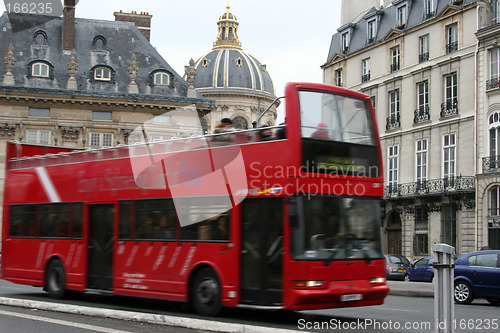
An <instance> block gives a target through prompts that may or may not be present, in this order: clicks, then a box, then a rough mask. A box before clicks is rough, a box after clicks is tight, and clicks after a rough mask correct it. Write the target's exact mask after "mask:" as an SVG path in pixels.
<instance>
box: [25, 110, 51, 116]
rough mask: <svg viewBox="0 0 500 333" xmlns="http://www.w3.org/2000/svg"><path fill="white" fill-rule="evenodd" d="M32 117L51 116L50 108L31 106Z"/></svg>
mask: <svg viewBox="0 0 500 333" xmlns="http://www.w3.org/2000/svg"><path fill="white" fill-rule="evenodd" d="M28 115H29V116H30V117H50V109H39V108H29V109H28Z"/></svg>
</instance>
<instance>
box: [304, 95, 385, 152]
mask: <svg viewBox="0 0 500 333" xmlns="http://www.w3.org/2000/svg"><path fill="white" fill-rule="evenodd" d="M299 100H300V117H301V123H302V124H301V131H302V137H303V138H312V139H320V140H331V141H339V142H347V143H357V144H363V145H372V146H373V145H376V142H377V141H376V139H375V132H374V128H373V126H372V121H371V114H370V104H369V102H368V101H363V100H361V99H357V98H352V97H347V96H343V95H338V94H332V93H325V92H317V91H308V90H302V91H299Z"/></svg>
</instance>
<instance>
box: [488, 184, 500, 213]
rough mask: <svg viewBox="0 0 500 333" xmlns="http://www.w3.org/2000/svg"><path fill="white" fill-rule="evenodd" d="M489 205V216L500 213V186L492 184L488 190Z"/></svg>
mask: <svg viewBox="0 0 500 333" xmlns="http://www.w3.org/2000/svg"><path fill="white" fill-rule="evenodd" d="M489 206H490V207H489V213H490V216H499V215H500V186H493V188H492V189H491V190H490V202H489Z"/></svg>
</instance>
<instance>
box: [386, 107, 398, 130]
mask: <svg viewBox="0 0 500 333" xmlns="http://www.w3.org/2000/svg"><path fill="white" fill-rule="evenodd" d="M399 127H401V123H400V121H399V112H398V113H396V114H391V115H390V116H389V117H387V120H386V124H385V129H386V130H388V131H389V130H392V129H395V128H399Z"/></svg>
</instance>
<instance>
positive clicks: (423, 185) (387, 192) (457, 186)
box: [384, 176, 475, 198]
mask: <svg viewBox="0 0 500 333" xmlns="http://www.w3.org/2000/svg"><path fill="white" fill-rule="evenodd" d="M474 190H475V181H474V177H472V176H458V177H447V178H440V179H432V180H425V181H418V182H413V183H405V184H391V185H389V186H385V187H384V197H386V198H394V197H414V196H421V195H433V194H434V195H435V194H446V193H455V192H472V191H474Z"/></svg>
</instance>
